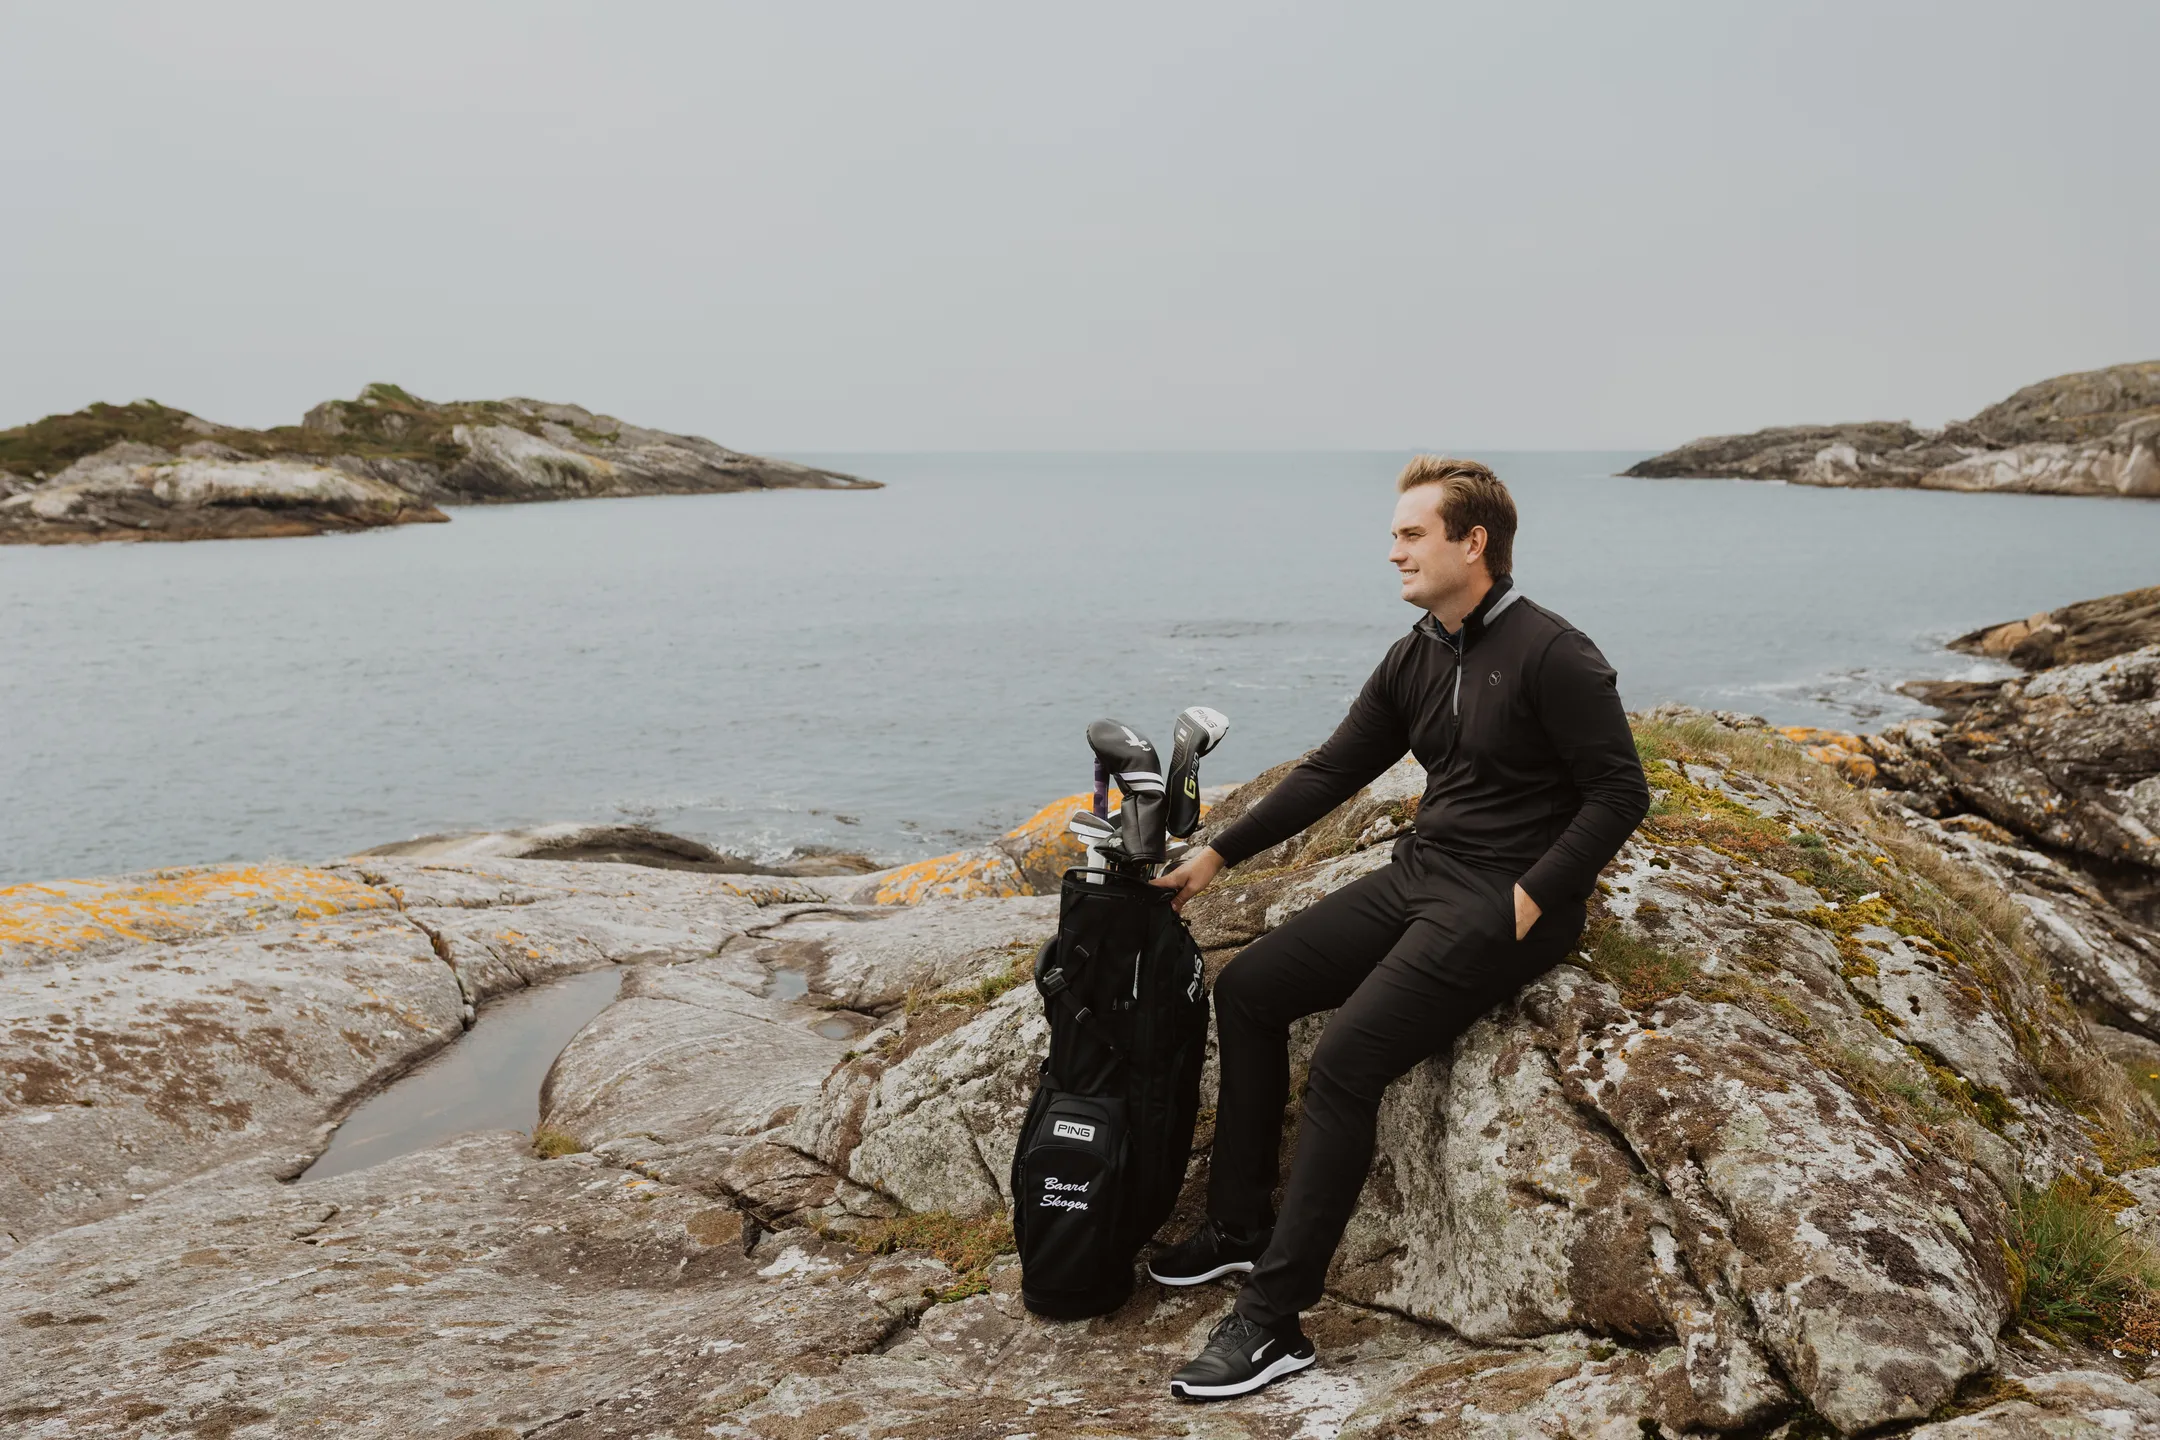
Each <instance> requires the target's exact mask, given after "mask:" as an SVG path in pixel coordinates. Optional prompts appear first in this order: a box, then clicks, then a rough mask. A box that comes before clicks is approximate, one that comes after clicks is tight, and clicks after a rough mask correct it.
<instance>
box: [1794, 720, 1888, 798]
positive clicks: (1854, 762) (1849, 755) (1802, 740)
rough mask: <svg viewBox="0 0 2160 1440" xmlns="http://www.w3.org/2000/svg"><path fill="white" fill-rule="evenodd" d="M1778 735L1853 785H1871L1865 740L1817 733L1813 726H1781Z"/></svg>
mask: <svg viewBox="0 0 2160 1440" xmlns="http://www.w3.org/2000/svg"><path fill="white" fill-rule="evenodd" d="M1778 734H1780V735H1783V736H1784V737H1785V738H1786V739H1788V740H1790V741H1793V742H1794V743H1795V744H1797V745H1799V746H1800V747H1801V748H1802V749H1804V750H1806V751H1807V754H1808V758H1809V759H1810V760H1813V761H1815V762H1817V763H1818V764H1822V765H1828V766H1829V767H1830V768H1831V769H1833V770H1835V771H1837V772H1838V773H1839V774H1840V775H1843V776H1844V777H1845V778H1846V779H1847V780H1850V781H1852V782H1853V784H1855V785H1868V784H1872V783H1874V780H1875V757H1874V756H1872V755H1870V754H1869V753H1868V748H1867V741H1866V739H1865V738H1863V737H1861V736H1859V735H1851V734H1847V733H1846V732H1845V731H1843V730H1818V729H1816V728H1815V727H1814V726H1812V725H1784V726H1780V727H1779V728H1778Z"/></svg>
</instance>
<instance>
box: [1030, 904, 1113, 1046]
mask: <svg viewBox="0 0 2160 1440" xmlns="http://www.w3.org/2000/svg"><path fill="white" fill-rule="evenodd" d="M1057 943H1058V937H1057V936H1055V935H1053V936H1051V937H1050V938H1049V939H1048V940H1045V941H1044V942H1043V948H1042V951H1041V953H1040V954H1039V955H1038V956H1037V957H1036V963H1035V988H1036V989H1037V990H1039V991H1041V992H1042V997H1043V1007H1044V1008H1045V1009H1051V1008H1054V1007H1056V1006H1058V1005H1060V1004H1062V1005H1063V1006H1065V1009H1066V1013H1067V1014H1068V1015H1070V1016H1071V1017H1072V1020H1073V1022H1074V1023H1075V1024H1078V1025H1091V1026H1092V1027H1093V1030H1094V1034H1095V1038H1096V1039H1098V1040H1100V1041H1101V1042H1102V1043H1103V1044H1104V1045H1105V1046H1107V1047H1108V1048H1109V1051H1110V1053H1111V1054H1112V1055H1115V1056H1117V1057H1118V1058H1119V1059H1123V1058H1124V1056H1125V1052H1124V1051H1123V1050H1120V1049H1119V1048H1118V1044H1117V1042H1116V1041H1115V1040H1112V1039H1111V1038H1110V1035H1109V1032H1108V1030H1107V1029H1105V1028H1104V1027H1102V1026H1100V1025H1095V1024H1094V1023H1093V1022H1095V1021H1097V1020H1099V1019H1100V1018H1101V1017H1100V1016H1098V1015H1097V1014H1096V1013H1095V1012H1094V1011H1093V1010H1090V1009H1089V1008H1088V1007H1087V1006H1085V1005H1083V1004H1081V1003H1080V997H1079V996H1078V995H1076V994H1074V993H1073V988H1072V977H1071V976H1070V975H1067V974H1066V973H1065V967H1064V966H1063V965H1060V964H1058V963H1057V961H1056V960H1055V959H1053V958H1052V957H1053V956H1055V955H1056V954H1057ZM1045 1063H1046V1064H1047V1063H1048V1062H1045Z"/></svg>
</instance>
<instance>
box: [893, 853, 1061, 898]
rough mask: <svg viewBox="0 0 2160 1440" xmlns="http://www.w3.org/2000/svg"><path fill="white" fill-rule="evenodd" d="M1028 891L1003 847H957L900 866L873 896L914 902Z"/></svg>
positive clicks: (1000, 896)
mask: <svg viewBox="0 0 2160 1440" xmlns="http://www.w3.org/2000/svg"><path fill="white" fill-rule="evenodd" d="M1031 893H1033V892H1032V891H1031V890H1030V889H1029V887H1028V885H1027V882H1026V881H1025V880H1024V879H1023V878H1022V877H1021V875H1020V867H1019V866H1017V865H1015V864H1013V862H1012V857H1011V856H1009V855H1007V854H1006V853H1005V852H1004V851H1002V850H997V849H985V850H959V851H955V852H954V853H953V854H950V855H937V856H933V857H932V858H930V859H928V860H918V861H916V862H915V863H914V864H912V865H903V866H901V867H900V868H899V869H897V870H895V871H893V872H892V873H891V874H890V875H887V876H886V877H885V879H884V880H883V881H882V882H881V883H880V884H879V885H878V888H877V894H876V896H875V900H876V903H878V904H880V905H914V904H918V903H919V902H921V901H924V900H982V899H989V898H1002V897H1004V896H1008V895H1026V894H1031Z"/></svg>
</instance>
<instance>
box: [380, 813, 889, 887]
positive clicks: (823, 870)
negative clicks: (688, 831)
mask: <svg viewBox="0 0 2160 1440" xmlns="http://www.w3.org/2000/svg"><path fill="white" fill-rule="evenodd" d="M360 854H361V856H362V857H367V856H385V857H400V858H406V859H415V860H498V859H500V860H592V861H600V862H604V863H607V864H612V865H649V866H652V867H653V868H655V869H659V870H696V871H699V872H701V873H703V874H707V875H861V874H865V873H867V872H869V871H873V870H876V869H877V868H878V867H877V865H876V864H875V863H874V862H872V861H870V860H867V859H865V858H863V857H862V856H860V855H851V854H845V853H841V852H836V851H828V850H821V849H816V848H809V849H800V850H797V851H796V852H795V853H794V854H793V855H792V856H790V857H789V858H788V859H785V860H765V861H759V860H752V859H749V858H747V857H745V856H741V855H730V854H727V853H725V852H723V851H719V850H715V849H713V848H712V846H710V845H707V844H705V843H704V842H703V841H700V840H692V839H691V838H689V837H688V836H686V835H670V834H669V833H668V832H666V831H665V830H655V829H653V828H652V827H651V826H649V825H579V824H556V825H534V826H530V827H528V828H526V829H522V830H476V831H465V832H461V833H458V834H451V835H421V836H418V837H416V838H414V839H411V840H399V841H396V842H394V843H392V844H389V845H378V846H376V847H375V848H374V849H372V850H363V851H361V852H360Z"/></svg>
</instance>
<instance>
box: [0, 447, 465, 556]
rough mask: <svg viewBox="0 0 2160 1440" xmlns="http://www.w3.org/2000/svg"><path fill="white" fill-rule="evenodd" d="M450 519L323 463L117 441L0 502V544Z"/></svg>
mask: <svg viewBox="0 0 2160 1440" xmlns="http://www.w3.org/2000/svg"><path fill="white" fill-rule="evenodd" d="M191 448H192V447H191ZM449 518H450V517H449V516H447V515H445V514H443V513H442V511H440V510H438V509H436V508H435V507H434V506H433V505H431V504H429V503H428V502H426V501H424V500H421V499H419V498H417V497H415V496H413V495H410V494H408V493H406V492H405V491H403V490H400V489H398V488H397V487H396V486H395V485H390V484H386V483H385V482H383V481H381V480H378V479H375V478H374V477H372V476H369V475H350V474H347V473H345V472H344V471H342V470H338V469H334V468H332V467H331V466H328V465H321V464H314V463H310V462H307V461H298V460H242V459H237V458H226V457H224V456H218V455H201V454H194V455H190V454H184V453H183V454H177V455H176V454H171V453H168V452H166V451H161V450H154V449H151V448H150V447H149V446H145V445H137V444H134V443H131V442H126V441H123V442H121V443H120V444H117V445H114V446H112V447H111V448H110V449H106V450H101V451H99V452H98V453H97V454H95V455H90V456H86V457H85V458H83V459H81V460H78V461H77V462H75V463H74V464H73V465H70V466H69V467H68V468H67V469H65V470H63V471H61V472H60V473H59V474H58V475H55V476H54V477H52V479H50V480H49V481H46V482H45V483H44V484H41V485H36V486H33V487H30V488H27V489H25V490H23V491H21V492H20V493H18V494H15V495H11V496H9V497H8V498H6V499H4V500H0V544H5V543H8V542H11V541H12V542H17V543H32V544H64V543H67V542H70V541H77V540H121V539H134V540H143V539H155V540H235V539H251V538H258V537H272V536H284V535H320V534H323V533H325V532H329V531H339V530H369V529H374V528H376V527H379V526H384V525H410V524H413V523H416V522H429V521H435V522H440V521H444V520H447V519H449Z"/></svg>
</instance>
